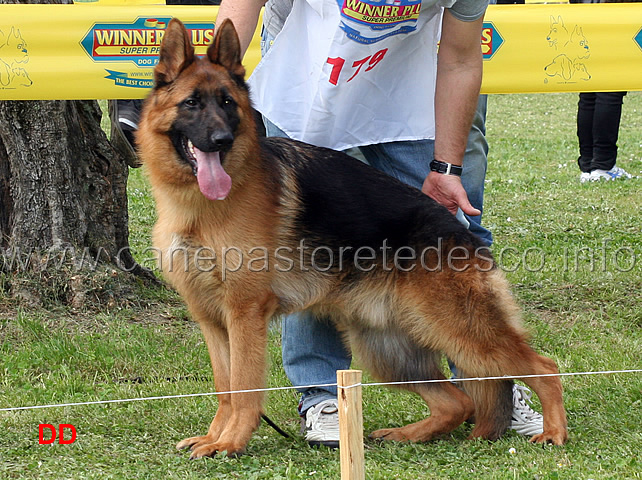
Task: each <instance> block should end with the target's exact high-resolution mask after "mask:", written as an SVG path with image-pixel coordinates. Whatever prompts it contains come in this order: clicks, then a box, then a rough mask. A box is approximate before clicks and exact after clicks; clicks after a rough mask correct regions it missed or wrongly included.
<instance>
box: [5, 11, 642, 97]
mask: <svg viewBox="0 0 642 480" xmlns="http://www.w3.org/2000/svg"><path fill="white" fill-rule="evenodd" d="M156 2H158V0H95V1H92V2H90V1H86V2H82V3H77V4H75V5H24V4H11V5H4V4H3V5H0V100H48V99H59V100H72V99H103V98H122V99H125V98H142V97H144V96H145V95H146V94H147V92H148V90H149V88H150V87H151V85H152V81H153V77H152V70H153V66H154V65H155V63H156V62H157V60H158V48H159V45H160V41H161V39H162V36H163V33H164V28H165V26H166V25H167V23H168V22H169V21H170V19H171V18H173V17H177V18H180V19H181V20H182V21H183V22H184V23H185V24H186V26H187V28H188V29H189V30H190V34H191V37H192V41H193V42H194V44H195V45H196V50H197V53H199V54H203V53H205V50H206V48H207V45H208V44H209V43H210V42H211V39H212V35H213V31H214V19H215V18H216V15H217V13H218V7H214V6H166V5H157V4H155V3H156ZM259 31H260V28H257V32H256V34H255V36H254V40H253V43H252V45H251V46H250V49H249V50H248V53H247V55H246V56H245V58H244V63H245V65H246V67H247V68H248V72H249V71H251V69H252V68H254V67H255V66H256V64H257V63H258V61H259V59H260V50H259V35H258V32H259ZM482 52H483V54H484V80H483V86H482V91H484V92H485V93H517V92H561V91H618V90H622V91H624V90H626V91H631V90H642V4H572V5H568V4H565V5H564V4H563V5H491V6H490V7H489V9H488V13H487V15H486V19H485V23H484V31H483V34H482Z"/></svg>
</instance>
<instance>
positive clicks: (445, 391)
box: [349, 328, 474, 442]
mask: <svg viewBox="0 0 642 480" xmlns="http://www.w3.org/2000/svg"><path fill="white" fill-rule="evenodd" d="M349 337H350V344H351V346H352V349H353V351H354V352H355V354H356V356H357V357H358V358H359V360H360V361H361V362H362V363H363V364H364V366H366V367H367V368H368V370H369V371H370V372H371V373H372V374H373V375H374V376H375V377H377V378H379V379H381V380H382V381H386V382H398V381H401V382H411V381H417V380H445V377H444V374H443V373H442V371H441V369H440V367H439V362H440V359H441V356H440V355H439V354H438V353H436V352H433V351H431V350H429V349H426V348H423V347H420V346H419V345H417V344H416V343H414V342H413V341H412V340H411V339H410V338H409V337H408V336H407V335H406V334H405V333H403V332H401V331H399V330H394V329H391V328H388V329H384V330H377V329H373V328H362V329H359V330H358V331H355V332H351V333H350V334H349ZM398 387H399V388H403V389H405V390H409V391H411V392H414V393H417V394H418V395H419V396H421V398H423V400H424V401H425V402H426V403H427V404H428V407H429V408H430V417H428V418H426V419H424V420H421V421H419V422H416V423H412V424H409V425H405V426H403V427H399V428H387V429H381V430H377V431H375V432H373V433H372V434H371V435H370V437H371V438H374V439H382V440H395V441H402V442H406V441H409V442H426V441H429V440H431V439H433V438H435V437H436V436H438V435H441V434H445V433H448V432H451V431H452V430H454V429H455V428H457V427H458V426H459V425H461V424H462V423H463V422H464V421H465V420H466V419H468V418H469V417H470V416H471V415H472V414H473V412H474V405H473V402H472V400H471V399H470V397H469V396H468V395H466V394H465V393H464V392H463V391H461V390H460V389H458V388H457V387H456V386H454V385H453V384H451V383H449V382H439V383H407V384H403V385H399V386H398Z"/></svg>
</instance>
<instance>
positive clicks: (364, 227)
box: [137, 19, 567, 458]
mask: <svg viewBox="0 0 642 480" xmlns="http://www.w3.org/2000/svg"><path fill="white" fill-rule="evenodd" d="M244 75H245V69H244V67H243V66H242V64H241V56H240V48H239V40H238V37H237V34H236V30H235V28H234V26H233V24H232V23H231V22H230V21H226V22H224V23H223V24H222V25H220V26H218V28H217V31H216V35H215V38H214V40H213V43H212V45H210V46H209V48H208V50H207V54H206V55H205V56H204V57H203V58H199V57H197V56H196V55H195V54H194V49H193V47H192V45H191V44H190V39H189V36H188V33H187V31H186V29H185V27H184V25H183V24H182V23H181V22H180V21H179V20H176V19H174V20H172V21H171V22H170V24H169V26H168V28H167V31H166V33H165V36H164V38H163V41H162V45H161V49H160V57H159V62H158V64H157V66H156V67H155V70H154V79H155V86H154V88H153V90H152V92H151V93H150V95H149V97H148V98H147V99H146V101H145V104H144V107H143V112H142V118H141V122H140V129H139V131H138V134H137V143H138V148H139V153H140V156H141V158H142V160H143V163H144V164H145V165H146V168H147V172H148V175H149V178H150V181H151V184H152V188H153V194H154V198H155V200H156V207H157V211H158V221H157V223H156V225H155V227H154V231H153V243H154V246H155V248H156V249H157V251H158V252H159V253H158V254H159V261H160V262H161V267H162V270H163V274H164V275H165V276H166V278H167V279H168V281H169V282H170V283H171V284H172V285H173V286H174V287H175V288H176V289H177V290H178V292H179V293H180V294H181V296H182V298H183V299H184V300H185V302H186V303H187V306H188V308H189V311H190V313H191V315H192V317H193V319H194V320H195V321H196V322H198V324H199V325H200V328H201V330H202V333H203V335H204V337H205V340H206V343H207V347H208V350H209V354H210V357H211V363H212V368H213V371H214V379H215V386H216V389H217V391H219V392H228V391H238V390H252V389H260V388H261V387H263V386H264V382H265V379H264V377H265V372H266V344H267V331H268V323H269V320H270V319H271V318H272V317H274V316H275V315H283V314H288V313H291V312H295V311H301V310H304V309H309V310H311V311H313V312H315V313H318V314H322V315H325V316H328V317H329V318H331V319H332V322H333V323H334V324H335V326H336V327H337V329H338V330H339V331H340V332H342V334H343V336H344V337H345V341H346V342H347V345H349V346H350V348H351V349H352V351H353V352H354V354H355V355H356V356H357V357H358V358H359V359H360V362H361V365H363V366H364V367H365V368H367V369H368V370H369V371H370V372H371V373H372V374H373V375H374V376H375V377H376V378H378V379H380V380H382V381H385V382H391V381H414V380H426V379H444V378H445V377H444V375H443V373H442V370H441V367H440V365H441V360H442V356H443V355H447V356H448V358H450V359H451V360H453V361H454V362H455V363H456V365H457V366H458V367H459V369H460V370H461V372H462V374H463V376H468V377H485V376H504V375H507V376H517V377H519V376H522V375H524V376H526V375H534V374H553V375H552V376H546V377H534V378H525V379H524V381H525V382H526V383H527V384H528V385H529V386H530V387H531V388H532V389H533V390H534V391H535V392H536V393H537V395H538V396H539V398H540V400H541V403H542V408H543V415H544V431H543V433H541V434H539V435H535V436H534V437H532V439H531V441H533V442H538V443H553V444H562V443H564V442H565V441H566V439H567V427H566V413H565V411H564V407H563V404H562V385H561V382H560V379H559V377H557V376H555V375H554V374H556V373H558V370H557V368H556V365H555V363H554V362H553V361H552V360H550V359H548V358H545V357H542V356H540V355H538V354H536V353H535V352H534V351H533V350H532V349H531V347H529V345H528V344H527V342H526V339H525V333H524V331H523V329H522V327H521V326H520V314H519V310H518V308H517V306H516V304H515V302H514V301H513V299H512V297H511V294H510V292H509V287H508V285H507V282H506V281H505V279H504V277H503V275H502V273H501V272H500V270H499V269H498V268H497V267H496V265H495V264H494V261H493V258H492V255H491V254H490V252H489V251H488V250H487V249H486V248H485V247H484V245H483V243H482V242H481V240H479V239H478V238H477V237H476V236H474V235H473V234H471V233H469V232H468V230H467V229H466V228H465V227H463V226H462V225H461V224H460V223H459V222H458V221H457V220H456V219H455V217H454V216H453V215H451V214H450V213H449V212H448V210H447V209H446V208H444V207H442V206H440V205H439V204H437V203H436V202H435V201H433V200H432V199H430V198H429V197H427V196H426V195H424V194H422V193H421V192H420V191H419V190H416V189H413V188H411V187H409V186H407V185H404V184H403V183H401V182H399V181H396V180H395V179H392V178H390V177H388V176H386V175H384V174H382V173H380V172H378V171H376V170H375V169H373V168H371V167H369V166H367V165H365V164H362V163H361V162H359V161H357V160H354V159H353V158H351V157H349V156H347V155H345V154H343V153H340V152H336V151H333V150H330V149H325V148H318V147H314V146H311V145H306V144H304V143H301V142H297V141H294V140H288V139H283V138H264V137H260V136H259V135H258V133H257V124H256V122H255V119H254V115H253V109H252V106H251V104H250V100H249V95H248V87H247V86H246V84H245V81H244ZM462 385H463V388H464V389H465V390H461V389H459V388H457V387H456V386H454V385H453V384H451V383H449V382H443V383H413V384H407V385H403V386H402V387H401V388H405V389H407V390H410V391H412V392H415V393H417V394H418V395H419V396H421V398H423V400H424V401H425V402H426V403H427V404H428V406H429V408H430V413H431V415H430V417H428V418H427V419H424V420H422V421H419V422H417V423H414V424H411V425H406V426H403V427H400V428H387V429H383V430H377V431H375V432H374V433H372V435H371V437H373V438H377V439H385V440H396V441H412V442H424V441H428V440H430V439H432V438H434V437H436V436H438V435H440V434H444V433H447V432H450V431H451V430H453V429H455V428H456V427H457V426H459V425H460V424H462V423H463V422H464V421H465V420H467V419H469V418H470V417H472V416H474V419H475V427H474V429H473V430H472V432H471V437H482V438H485V439H491V440H492V439H496V438H498V437H499V436H500V435H502V434H503V433H504V432H505V430H506V429H507V428H508V426H509V424H510V421H511V412H512V393H511V392H512V381H509V380H488V381H476V382H463V383H462ZM262 399H263V395H262V394H261V393H257V392H251V393H235V394H229V393H228V394H225V393H224V394H221V395H220V396H219V406H218V411H217V412H216V415H215V416H214V419H213V421H212V423H211V425H210V427H209V430H208V432H207V434H206V435H204V436H198V437H192V438H187V439H185V440H183V441H181V442H180V443H179V444H178V445H177V448H186V447H190V448H191V450H192V454H191V456H192V458H198V457H203V456H207V455H214V454H215V453H216V452H224V451H225V452H227V454H228V455H236V454H240V453H243V452H244V450H245V448H246V446H247V444H248V442H249V440H250V438H251V436H252V432H253V431H254V430H255V429H256V428H257V426H258V423H259V421H260V418H261V415H262Z"/></svg>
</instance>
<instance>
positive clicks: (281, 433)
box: [261, 413, 292, 438]
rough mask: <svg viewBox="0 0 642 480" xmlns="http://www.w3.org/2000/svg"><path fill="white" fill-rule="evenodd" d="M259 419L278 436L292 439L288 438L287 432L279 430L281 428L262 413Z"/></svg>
mask: <svg viewBox="0 0 642 480" xmlns="http://www.w3.org/2000/svg"><path fill="white" fill-rule="evenodd" d="M261 418H262V419H263V420H265V423H267V424H268V425H269V426H270V427H272V428H273V429H274V430H276V432H277V433H278V434H280V435H281V436H283V437H285V438H292V437H290V435H289V434H288V433H287V432H285V431H283V430H281V428H280V427H279V426H278V425H277V424H276V423H274V422H273V421H272V420H270V418H269V417H268V416H267V415H265V414H264V413H262V414H261Z"/></svg>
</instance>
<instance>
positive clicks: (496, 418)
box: [462, 372, 513, 440]
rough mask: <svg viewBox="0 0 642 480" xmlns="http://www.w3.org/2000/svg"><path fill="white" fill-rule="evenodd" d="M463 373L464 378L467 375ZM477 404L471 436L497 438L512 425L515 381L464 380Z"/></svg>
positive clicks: (463, 384)
mask: <svg viewBox="0 0 642 480" xmlns="http://www.w3.org/2000/svg"><path fill="white" fill-rule="evenodd" d="M462 373H464V375H462V378H464V377H465V372H462ZM462 386H463V388H464V390H465V392H466V393H467V394H468V395H469V396H470V397H471V398H472V399H473V402H474V404H475V417H474V422H475V428H474V429H473V431H472V432H471V434H470V436H471V437H481V438H485V439H487V440H497V439H498V438H499V437H501V436H502V435H503V434H504V433H505V432H506V430H507V429H508V427H510V424H511V419H512V413H513V381H512V380H481V381H469V382H462Z"/></svg>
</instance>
